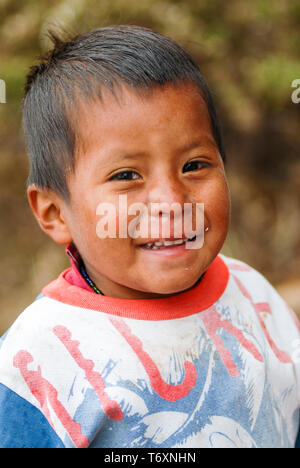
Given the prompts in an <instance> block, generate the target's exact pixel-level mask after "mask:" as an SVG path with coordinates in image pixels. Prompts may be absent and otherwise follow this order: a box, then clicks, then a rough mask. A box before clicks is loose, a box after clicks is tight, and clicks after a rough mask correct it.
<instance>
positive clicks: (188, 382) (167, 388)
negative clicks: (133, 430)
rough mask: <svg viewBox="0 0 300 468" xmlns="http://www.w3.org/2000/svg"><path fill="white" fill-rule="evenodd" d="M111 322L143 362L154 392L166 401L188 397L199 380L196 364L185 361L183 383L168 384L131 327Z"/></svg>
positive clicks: (120, 321)
mask: <svg viewBox="0 0 300 468" xmlns="http://www.w3.org/2000/svg"><path fill="white" fill-rule="evenodd" d="M110 322H111V323H112V324H113V325H114V327H115V328H116V329H117V330H118V331H119V332H120V334H121V335H122V336H123V337H124V338H125V340H126V341H127V343H128V344H129V345H130V346H131V348H132V349H133V351H134V352H135V354H136V355H137V357H138V358H139V360H140V361H141V363H142V365H143V367H144V369H145V371H146V373H147V374H148V377H149V379H150V382H151V385H152V388H153V390H154V391H155V392H156V393H157V394H158V395H159V396H160V397H161V398H163V399H164V400H167V401H177V400H179V399H180V398H184V397H185V396H187V395H188V394H189V393H190V391H191V389H192V388H193V387H194V386H195V384H196V380H197V371H196V367H195V366H194V364H193V363H192V362H190V361H185V363H184V370H185V376H184V379H183V381H182V382H181V383H180V384H177V385H171V384H168V383H166V382H165V381H164V380H163V379H162V378H161V375H160V372H159V370H158V368H157V366H156V364H155V362H154V361H153V359H152V358H151V357H150V356H149V354H148V353H146V351H144V349H143V343H142V342H141V340H140V339H139V338H137V337H136V336H135V335H134V334H133V333H132V332H131V330H130V328H129V326H128V325H127V324H126V323H125V322H124V321H123V320H122V319H116V318H110Z"/></svg>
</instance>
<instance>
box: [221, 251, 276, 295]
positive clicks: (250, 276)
mask: <svg viewBox="0 0 300 468" xmlns="http://www.w3.org/2000/svg"><path fill="white" fill-rule="evenodd" d="M220 257H221V258H222V260H223V261H224V263H225V264H226V266H227V268H228V270H229V277H230V278H231V279H232V280H233V281H234V282H235V283H236V284H237V285H238V286H239V287H240V289H241V290H242V292H243V293H244V294H245V295H247V292H246V291H248V295H249V294H251V293H252V294H253V296H254V297H255V298H256V299H257V300H259V299H260V298H261V299H262V298H265V299H266V298H268V297H269V298H270V297H273V299H274V298H277V299H280V301H283V299H282V298H280V296H279V294H278V292H277V291H276V290H275V288H274V287H273V286H272V285H271V283H270V282H269V281H268V280H267V278H265V277H264V276H263V275H262V274H261V273H260V272H259V271H257V270H256V269H255V268H252V267H251V266H250V265H248V264H247V263H245V262H242V261H241V260H237V259H235V258H231V257H226V256H225V255H220Z"/></svg>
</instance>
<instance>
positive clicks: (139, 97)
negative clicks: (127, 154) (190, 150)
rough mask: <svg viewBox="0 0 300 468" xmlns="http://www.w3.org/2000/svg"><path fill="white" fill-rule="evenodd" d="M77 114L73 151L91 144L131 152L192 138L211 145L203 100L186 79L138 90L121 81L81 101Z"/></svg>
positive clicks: (210, 135)
mask: <svg viewBox="0 0 300 468" xmlns="http://www.w3.org/2000/svg"><path fill="white" fill-rule="evenodd" d="M77 115H78V117H77V123H76V134H77V144H76V148H77V154H78V153H79V154H82V153H88V152H89V151H91V150H93V149H94V148H95V147H96V148H104V147H105V148H106V149H108V147H111V149H113V148H115V149H120V150H125V149H127V150H128V151H129V150H130V149H131V148H132V150H135V151H136V150H137V149H138V148H141V150H142V149H144V147H148V148H150V147H152V146H155V145H159V144H162V145H163V144H165V143H167V144H169V145H172V144H174V145H176V143H177V142H178V144H181V145H185V144H187V145H188V143H189V141H190V139H191V138H194V139H195V137H198V138H200V139H202V140H210V142H211V143H212V144H214V145H215V141H214V138H213V135H212V130H211V121H210V116H209V112H208V109H207V105H206V102H205V100H204V98H203V96H202V95H201V91H200V89H199V88H198V87H196V86H195V85H193V84H190V83H187V84H180V85H177V86H174V85H165V86H164V87H163V88H161V87H157V88H153V89H151V90H149V91H147V92H143V93H138V92H137V91H136V90H131V89H128V88H127V87H125V86H123V87H121V88H120V89H119V90H118V91H117V92H116V94H115V95H113V94H112V92H111V91H109V90H107V91H104V92H103V93H102V98H101V100H100V99H98V98H95V99H94V100H89V101H81V102H80V106H79V112H78V113H77ZM119 147H120V148H119ZM125 147H126V148H125Z"/></svg>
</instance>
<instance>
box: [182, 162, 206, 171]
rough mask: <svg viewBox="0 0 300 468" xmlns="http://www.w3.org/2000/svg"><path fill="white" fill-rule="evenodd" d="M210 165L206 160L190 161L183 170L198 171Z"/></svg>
mask: <svg viewBox="0 0 300 468" xmlns="http://www.w3.org/2000/svg"><path fill="white" fill-rule="evenodd" d="M209 166H210V164H209V163H207V162H204V161H190V162H188V163H186V164H185V165H184V166H183V169H182V172H189V171H197V170H199V169H203V168H205V167H209Z"/></svg>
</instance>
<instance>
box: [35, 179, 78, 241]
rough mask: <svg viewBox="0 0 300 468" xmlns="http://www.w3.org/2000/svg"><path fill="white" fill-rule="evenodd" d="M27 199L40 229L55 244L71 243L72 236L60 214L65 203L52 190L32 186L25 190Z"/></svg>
mask: <svg viewBox="0 0 300 468" xmlns="http://www.w3.org/2000/svg"><path fill="white" fill-rule="evenodd" d="M27 197H28V201H29V205H30V207H31V209H32V211H33V214H34V216H35V218H36V220H37V222H38V224H39V225H40V227H41V229H42V230H43V231H44V232H45V233H46V234H48V236H50V237H51V238H52V239H53V240H54V242H56V243H57V244H61V245H63V244H68V243H69V242H72V236H71V234H70V231H69V229H68V226H67V224H66V222H65V219H64V216H63V214H62V212H63V210H62V207H63V204H64V203H65V202H64V201H63V200H62V198H61V197H59V195H57V194H56V193H54V192H53V191H52V190H48V189H43V188H40V187H37V186H36V185H34V184H32V185H30V186H29V187H28V188H27Z"/></svg>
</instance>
